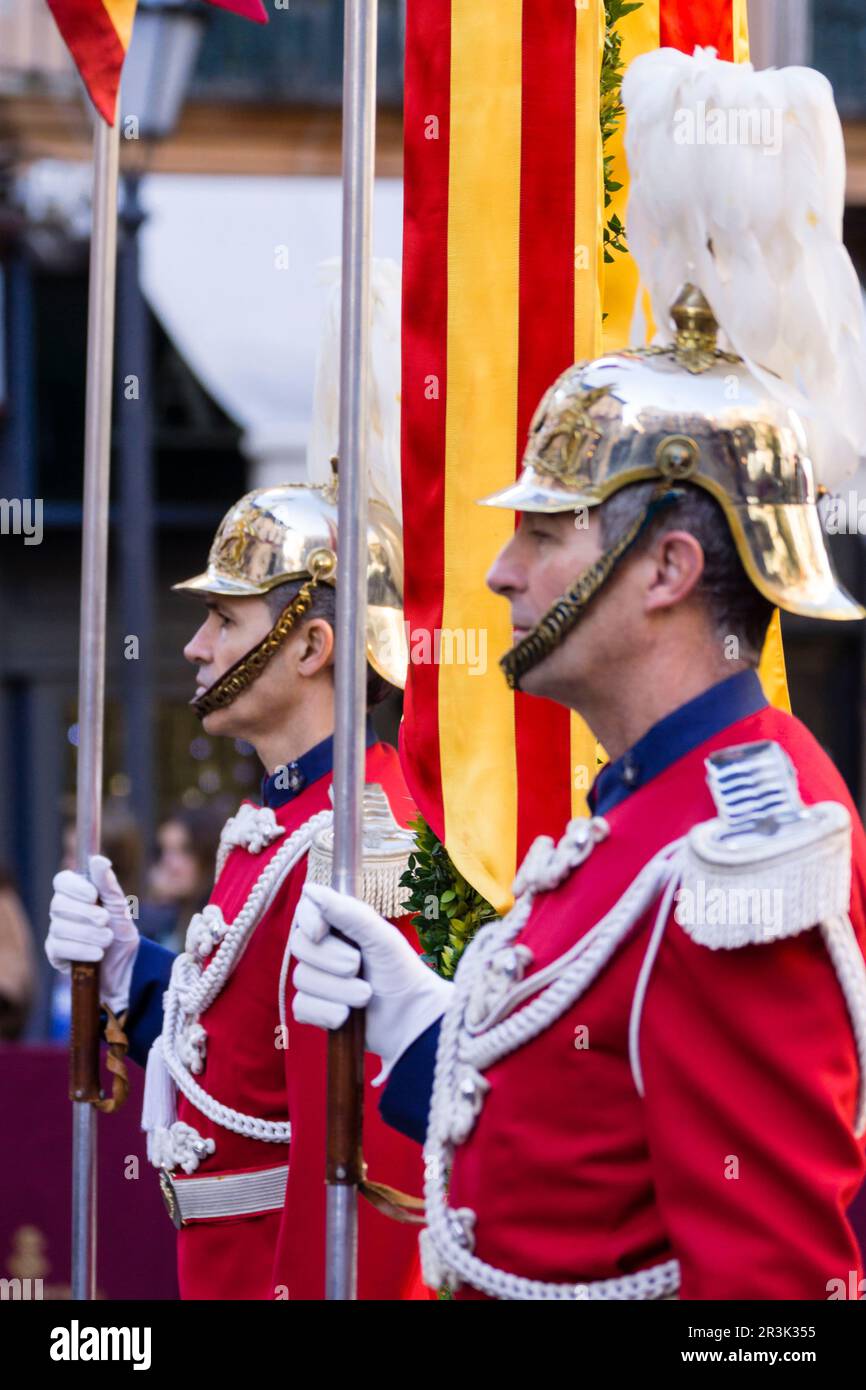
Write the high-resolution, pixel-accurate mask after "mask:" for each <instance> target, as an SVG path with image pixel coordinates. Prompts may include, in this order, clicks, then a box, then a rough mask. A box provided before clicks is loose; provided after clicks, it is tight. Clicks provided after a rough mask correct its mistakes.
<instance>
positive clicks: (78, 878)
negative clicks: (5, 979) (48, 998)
mask: <svg viewBox="0 0 866 1390" xmlns="http://www.w3.org/2000/svg"><path fill="white" fill-rule="evenodd" d="M89 863H90V879H86V878H85V877H84V875H83V874H77V873H73V871H72V870H71V869H61V871H60V873H58V874H55V875H54V883H53V887H54V897H53V898H52V899H51V906H50V909H49V912H50V924H49V927H48V936H47V937H46V940H45V954H46V955H47V957H48V959H49V960H50V961H51V964H52V965H53V966H54V969H55V970H59V971H60V972H61V974H63V975H68V974H69V971H70V968H71V965H72V962H73V961H91V962H94V963H95V962H97V961H101V962H102V968H101V971H100V980H99V993H100V998H101V999H102V1002H103V1003H104V1004H107V1005H108V1007H109V1008H110V1009H111V1011H112V1013H115V1014H120V1013H122V1012H123V1010H124V1009H125V1008H126V1007H127V1005H128V1003H129V986H130V981H131V980H132V967H133V964H134V962H135V957H136V955H137V953H138V944H139V940H140V937H139V933H138V928H137V927H136V925H135V923H134V922H133V920H132V914H131V912H130V910H129V904H128V903H127V901H126V898H125V896H124V893H123V889H122V888H121V886H120V884H119V883H118V881H117V875H116V874H115V872H114V870H113V869H112V867H111V860H110V859H106V857H105V855H104V854H91V856H90V860H89ZM91 880H92V882H91Z"/></svg>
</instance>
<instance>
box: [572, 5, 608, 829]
mask: <svg viewBox="0 0 866 1390" xmlns="http://www.w3.org/2000/svg"><path fill="white" fill-rule="evenodd" d="M604 31H605V19H604V5H603V3H602V0H591V3H590V4H589V5H588V6H587V7H586V8H578V9H577V28H576V43H575V64H574V77H575V93H574V105H575V122H574V138H575V162H574V247H575V250H574V358H575V361H579V360H580V359H581V358H584V357H586V358H589V357H597V356H598V355H599V353H600V352H601V348H602V324H601V293H602V285H603V280H604V249H603V244H602V227H603V212H604V174H603V166H602V148H601V129H600V127H599V85H600V76H601V55H602V49H603V46H604ZM569 745H570V752H571V769H570V779H571V781H570V785H571V814H572V815H573V816H582V815H585V814H586V811H587V805H586V794H587V791H588V790H589V787H590V786H591V785H592V781H593V778H594V777H595V771H596V765H597V757H596V746H597V745H596V740H595V735H594V734H593V733H592V731H591V729H590V728H589V725H588V724H587V723H586V722H585V720H583V719H582V718H581V717H580V715H579V714H574V713H572V715H571V720H570V726H569Z"/></svg>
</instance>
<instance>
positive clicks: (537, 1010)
mask: <svg viewBox="0 0 866 1390" xmlns="http://www.w3.org/2000/svg"><path fill="white" fill-rule="evenodd" d="M681 844H682V841H680V840H677V841H674V842H673V843H672V844H670V845H667V846H665V847H664V848H663V849H662V850H660V851H659V852H658V853H657V854H656V855H655V856H654V857H653V859H651V860H650V861H649V863H647V864H646V865H645V866H644V868H643V869H642V870H641V872H640V874H639V875H638V876H637V878H636V879H635V880H634V882H633V883H632V884H631V885H630V887H629V889H628V890H627V891H626V893H625V894H624V895H623V897H622V898H621V899H620V900H619V901H618V902H617V903H616V904H615V905H614V907H613V908H612V909H611V910H610V911H609V912H608V913H607V914H606V915H605V916H604V917H603V918H602V919H601V920H600V921H599V922H598V923H597V924H596V926H595V927H593V928H592V930H591V932H588V933H587V935H586V936H585V937H583V938H581V941H580V942H579V943H577V945H576V946H575V947H572V948H571V950H570V951H569V952H567V953H566V956H564V957H561V958H560V960H559V961H558V962H556V963H555V965H556V966H559V967H561V966H562V964H563V961H566V962H567V964H566V965H565V968H564V969H563V970H562V972H561V973H560V974H558V975H557V977H556V978H554V979H553V982H552V983H551V984H549V985H548V986H547V987H546V988H545V989H544V990H543V992H542V993H541V994H540V995H539V996H538V997H537V998H535V999H533V1001H532V1003H531V1004H528V1005H527V1006H526V1007H525V1008H523V1009H521V1010H519V1011H518V1012H516V1013H513V1014H511V1015H510V1016H508V1017H506V1018H505V1019H504V1020H503V1021H502V1022H499V1023H496V1024H494V1026H493V1027H492V1028H490V1030H489V1032H488V1033H485V1034H483V1035H481V1036H478V1037H473V1036H472V1035H471V1033H470V1032H469V1031H468V1029H467V1027H466V1022H465V1015H466V1011H467V1007H468V1006H469V1003H470V1000H471V997H472V995H473V992H474V991H476V990H477V989H478V988H479V986H480V985H481V984H483V976H484V972H485V969H486V968H487V967H488V965H489V963H490V961H491V959H492V958H493V956H494V955H495V954H496V953H497V952H498V951H500V950H502V948H503V941H504V942H505V943H506V944H507V943H509V942H510V941H513V940H514V938H515V937H516V936H517V935H518V934H519V932H520V931H521V930H522V929H523V927H524V926H525V924H526V922H527V921H528V919H529V915H530V911H531V907H532V898H533V896H534V888H533V887H532V886H528V887H527V890H526V892H525V893H524V894H523V895H522V896H521V897H520V898H518V900H517V902H516V903H515V905H514V907H513V908H512V910H511V912H510V913H509V914H508V916H507V917H506V919H505V920H504V922H502V923H499V924H495V925H491V926H489V927H487V928H484V929H483V930H482V931H481V932H479V934H478V936H476V938H475V939H474V940H473V941H472V942H471V943H470V946H469V947H468V948H467V950H466V951H465V953H464V955H463V959H462V960H461V963H460V966H459V968H458V971H457V976H456V979H455V994H454V999H453V1001H452V1005H451V1007H450V1008H449V1009H448V1011H447V1013H446V1014H445V1016H444V1018H443V1022H442V1029H441V1033H440V1037H439V1046H438V1051H437V1057H436V1069H435V1074H434V1083H433V1094H432V1099H431V1106H430V1121H429V1126H428V1135H427V1146H426V1149H425V1169H426V1178H425V1199H426V1213H427V1229H426V1230H425V1231H424V1232H422V1235H421V1253H422V1260H423V1264H424V1277H425V1282H426V1283H428V1284H431V1285H432V1286H434V1287H435V1286H436V1285H437V1284H442V1283H445V1284H448V1285H449V1287H451V1288H452V1289H454V1288H457V1287H458V1286H459V1285H460V1284H461V1283H467V1284H470V1285H471V1286H472V1287H473V1288H476V1289H479V1290H480V1291H481V1292H482V1293H486V1294H488V1295H489V1296H490V1297H492V1298H497V1299H512V1300H514V1299H520V1300H524V1299H529V1300H548V1299H554V1300H569V1301H575V1300H583V1299H589V1300H599V1299H602V1300H608V1299H662V1298H668V1297H671V1296H672V1295H673V1294H675V1292H676V1290H677V1288H678V1287H679V1279H680V1274H679V1264H678V1262H677V1261H676V1260H669V1261H666V1262H665V1263H664V1264H660V1265H656V1266H654V1267H653V1268H651V1269H646V1270H639V1271H638V1272H637V1273H635V1274H630V1275H625V1276H623V1277H622V1278H619V1279H605V1280H595V1281H592V1282H589V1283H585V1284H553V1283H545V1282H542V1281H540V1280H533V1279H525V1278H522V1277H521V1276H518V1275H514V1274H509V1273H508V1272H507V1271H506V1270H502V1269H498V1268H496V1267H495V1266H493V1265H490V1264H488V1263H487V1262H486V1261H484V1260H481V1259H479V1258H478V1257H477V1256H476V1255H474V1254H473V1253H472V1246H473V1225H474V1221H475V1214H474V1212H472V1211H471V1210H470V1209H469V1208H460V1209H459V1210H457V1211H454V1210H452V1209H451V1208H449V1206H448V1200H447V1182H448V1173H449V1170H450V1167H451V1162H452V1159H453V1155H454V1150H455V1148H456V1147H457V1145H459V1144H460V1143H462V1142H463V1141H464V1140H465V1139H466V1138H467V1137H468V1135H469V1133H470V1132H471V1130H472V1128H473V1126H474V1123H475V1120H476V1118H477V1116H478V1114H479V1113H480V1110H481V1107H482V1106H483V1103H484V1095H485V1093H486V1091H487V1089H488V1082H487V1081H486V1080H485V1079H484V1077H483V1076H482V1075H481V1072H482V1071H483V1070H486V1069H487V1068H488V1067H490V1066H491V1065H492V1064H493V1063H494V1062H495V1061H497V1060H499V1058H500V1057H504V1056H506V1055H507V1054H508V1053H510V1052H512V1051H514V1050H515V1049H516V1048H518V1047H521V1046H523V1044H524V1043H526V1042H528V1041H530V1040H531V1039H532V1038H534V1037H536V1036H537V1035H538V1034H539V1033H541V1032H543V1031H544V1030H545V1029H546V1028H548V1027H550V1025H551V1024H552V1023H554V1022H555V1021H556V1019H558V1018H560V1017H561V1016H562V1015H563V1014H564V1013H565V1011H566V1010H567V1009H568V1008H569V1007H570V1006H571V1005H572V1004H573V1003H574V1002H575V1001H576V1000H577V999H578V998H580V996H581V995H582V994H583V993H584V992H585V990H586V989H587V988H588V987H589V985H591V984H592V982H593V981H594V980H595V979H596V978H597V977H598V975H599V973H600V972H601V970H602V969H603V968H604V966H605V965H606V964H607V962H608V961H609V960H610V958H611V957H612V955H613V954H614V952H615V951H616V950H617V948H618V947H619V946H620V945H621V943H622V942H623V941H624V940H625V938H626V936H627V935H628V933H629V931H630V930H631V929H632V928H633V926H634V925H635V923H636V922H638V921H639V920H640V918H641V917H642V916H643V914H644V912H645V911H646V910H647V908H648V907H649V905H650V904H651V903H652V901H653V899H654V898H655V897H656V896H657V895H658V893H659V891H660V890H661V888H662V887H663V886H664V885H665V884H669V883H670V882H671V881H674V880H675V872H676V864H677V853H676V852H677V850H678V849H679V848H680V846H681ZM592 847H593V845H592V843H591V842H590V843H589V844H588V845H587V846H586V850H585V853H584V854H583V855H582V857H581V858H580V859H579V860H578V862H582V858H586V857H588V854H589V853H590V852H591V850H592ZM571 867H574V863H572V865H571ZM552 970H553V967H548V968H547V970H546V971H545V972H544V973H545V974H549V973H552ZM540 973H541V972H540ZM531 978H533V979H534V980H535V983H536V986H537V980H538V977H537V976H536V977H531ZM526 983H527V984H528V983H529V982H528V981H527V982H526ZM521 989H522V986H521ZM512 997H514V996H509V1002H510V999H511V998H512Z"/></svg>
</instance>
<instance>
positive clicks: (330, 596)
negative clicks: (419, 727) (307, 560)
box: [263, 579, 394, 709]
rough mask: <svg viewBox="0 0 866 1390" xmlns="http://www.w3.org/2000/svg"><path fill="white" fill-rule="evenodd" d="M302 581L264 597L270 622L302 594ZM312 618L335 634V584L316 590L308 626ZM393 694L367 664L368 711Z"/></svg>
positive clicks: (280, 586)
mask: <svg viewBox="0 0 866 1390" xmlns="http://www.w3.org/2000/svg"><path fill="white" fill-rule="evenodd" d="M303 582H304V581H303V580H302V579H290V580H287V581H286V583H284V584H277V585H275V586H274V588H273V589H269V590H268V592H267V593H266V594H264V595H263V597H264V600H265V602H266V603H267V605H268V608H269V609H270V614H271V618H272V619H273V621H274V622H276V621H277V618H278V617H279V616H280V614H281V613H282V611H283V609H284V608H287V607H288V605H289V604H290V603H291V601H292V599H293V598H295V597H296V596H297V594H298V593H299V592H300V589H301V585H302V584H303ZM313 618H321V619H323V620H324V621H325V622H326V623H329V624H330V625H331V627H332V628H333V629H334V630H335V631H336V627H337V591H336V589H335V588H334V586H333V584H317V585H316V586H315V588H314V589H313V602H312V604H311V605H310V607H309V608H308V609H307V612H306V613H305V615H304V622H305V623H308V622H310V621H311V620H312V619H313ZM393 690H394V686H393V685H391V683H390V681H386V680H385V679H384V677H383V676H380V675H379V672H378V671H374V670H373V667H372V666H371V665H370V663H369V661H368V662H367V709H373V708H374V707H375V706H376V705H380V704H381V703H382V701H383V700H386V699H387V698H388V696H389V695H390V694H391V693H392V691H393Z"/></svg>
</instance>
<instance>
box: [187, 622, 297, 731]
mask: <svg viewBox="0 0 866 1390" xmlns="http://www.w3.org/2000/svg"><path fill="white" fill-rule="evenodd" d="M205 602H206V605H207V610H208V613H207V617H206V618H205V620H204V622H203V623H202V625H201V627H200V628H199V629H198V632H196V634H195V636H194V637H193V638H192V639H191V641H189V642H188V643H187V645H186V646H185V647H184V649H183V654H184V656H185V657H186V659H187V661H189V662H192V664H193V665H194V666H197V667H198V672H197V679H196V691H195V697H196V698H198V697H199V696H200V695H203V694H204V692H205V690H207V689H208V687H209V686H211V685H213V683H214V682H215V681H217V680H219V678H220V677H221V676H223V675H225V673H226V671H228V669H229V667H231V666H233V665H234V664H235V662H236V661H239V660H240V658H241V657H242V656H246V654H247V652H248V651H250V649H251V648H252V647H255V646H256V645H257V643H259V642H261V640H262V638H263V637H265V636H266V635H267V633H268V632H270V630H271V628H272V627H273V618H272V617H271V613H270V609H269V608H268V605H267V604H266V602H265V600H264V599H263V598H258V597H256V598H253V597H251V598H225V597H223V596H222V595H219V596H217V595H208V596H207V597H206V599H205ZM302 640H303V639H302V638H301V636H300V633H297V634H296V633H292V634H290V636H289V638H288V639H287V641H286V642H284V643H283V645H282V646H281V647H280V649H279V651H277V652H276V654H275V655H274V656H273V657H272V658H271V660H270V662H269V663H268V665H267V666H266V667H265V669H264V670H263V671H262V672H261V674H260V675H259V676H257V677H256V679H255V680H254V681H253V683H252V685H250V686H248V687H247V689H246V690H244V691H242V692H241V694H240V695H238V696H237V697H236V699H235V700H233V701H232V703H231V704H230V705H227V706H226V708H225V709H216V710H212V711H211V713H210V714H208V715H206V716H205V718H204V719H203V720H202V727H203V728H204V730H205V731H206V732H207V733H209V734H215V735H228V736H229V737H232V738H246V739H249V741H250V742H254V741H255V735H256V734H257V733H261V731H262V730H266V729H267V728H268V727H270V726H271V725H272V723H273V721H274V718H275V716H276V715H278V714H279V713H281V712H282V713H284V712H285V711H286V710H288V709H289V708H290V707H291V704H292V702H293V700H294V699H296V698H297V694H298V691H297V682H298V677H297V675H295V676H294V677H293V669H294V668H293V663H292V661H291V655H292V651H293V648H294V647H295V645H296V644H297V643H298V642H299V641H302Z"/></svg>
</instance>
